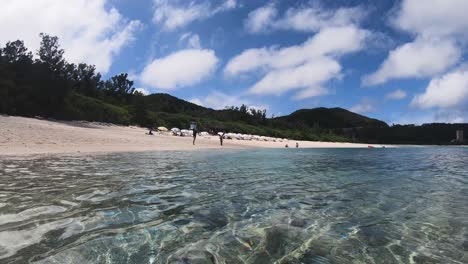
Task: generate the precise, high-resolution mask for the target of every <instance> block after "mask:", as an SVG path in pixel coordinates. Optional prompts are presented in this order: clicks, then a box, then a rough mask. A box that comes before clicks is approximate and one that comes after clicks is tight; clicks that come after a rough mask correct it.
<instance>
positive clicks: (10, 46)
mask: <svg viewBox="0 0 468 264" xmlns="http://www.w3.org/2000/svg"><path fill="white" fill-rule="evenodd" d="M1 53H2V60H4V61H6V62H9V63H14V62H19V61H25V62H31V61H32V57H33V55H32V53H31V52H30V51H28V49H27V48H26V47H25V46H24V42H23V41H22V40H16V41H13V42H7V43H6V45H5V48H3V49H2V52H1Z"/></svg>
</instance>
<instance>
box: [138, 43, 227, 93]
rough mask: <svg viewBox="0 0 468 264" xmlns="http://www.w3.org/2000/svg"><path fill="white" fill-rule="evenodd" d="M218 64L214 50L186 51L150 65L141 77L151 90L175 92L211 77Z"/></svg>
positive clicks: (154, 61)
mask: <svg viewBox="0 0 468 264" xmlns="http://www.w3.org/2000/svg"><path fill="white" fill-rule="evenodd" d="M217 64H218V58H217V57H216V54H215V52H214V51H213V50H208V49H185V50H180V51H177V52H174V53H172V54H170V55H168V56H166V57H163V58H158V59H155V60H153V61H152V62H151V63H149V64H148V65H147V66H146V67H145V68H144V70H143V72H142V73H141V76H140V80H141V82H142V83H143V84H144V85H146V86H148V87H151V88H160V89H165V90H173V89H176V88H180V87H185V86H191V85H194V84H197V83H199V82H201V81H203V80H204V79H206V78H207V77H209V76H210V75H211V74H212V73H213V72H214V70H215V69H216V66H217Z"/></svg>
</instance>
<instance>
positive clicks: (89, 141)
mask: <svg viewBox="0 0 468 264" xmlns="http://www.w3.org/2000/svg"><path fill="white" fill-rule="evenodd" d="M147 132H148V130H146V129H143V128H140V127H133V126H130V127H128V126H117V125H111V124H99V123H90V122H83V121H73V122H64V121H47V120H40V119H34V118H24V117H16V116H1V115H0V155H13V156H17V155H34V154H59V153H70V154H71V153H75V154H76V153H97V152H137V151H158V150H200V149H222V148H224V149H241V148H284V146H285V144H289V147H295V144H296V142H299V146H300V147H301V148H367V147H368V144H352V143H333V142H313V141H296V140H289V142H288V143H285V142H264V141H244V140H235V139H234V140H228V139H225V140H224V146H222V147H221V146H220V144H219V137H218V136H208V137H202V136H198V137H197V140H196V145H195V146H194V145H192V138H191V137H175V136H171V135H160V134H155V135H154V136H149V135H146V134H145V133H147ZM375 147H380V146H375Z"/></svg>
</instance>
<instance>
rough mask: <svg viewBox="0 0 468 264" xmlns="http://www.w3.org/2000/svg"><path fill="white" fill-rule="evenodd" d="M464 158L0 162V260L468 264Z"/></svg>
mask: <svg viewBox="0 0 468 264" xmlns="http://www.w3.org/2000/svg"><path fill="white" fill-rule="evenodd" d="M467 151H468V150H467V149H463V148H421V149H419V148H418V149H382V150H380V149H379V150H368V149H362V150H339V149H335V150H326V149H323V150H306V149H303V150H302V149H299V150H295V151H290V150H287V151H286V150H246V151H226V152H196V153H195V154H194V153H184V152H164V153H131V154H112V155H107V156H95V157H93V156H86V157H79V156H77V157H49V158H39V159H28V160H14V159H9V160H5V161H4V160H2V161H0V177H1V178H2V181H1V183H0V262H2V263H3V262H5V263H24V262H28V261H30V262H34V263H273V262H276V263H283V264H286V263H323V264H325V263H350V262H352V263H449V264H450V263H468V253H467V252H468V242H467V241H468V220H467V219H468V204H467V202H466V201H468V192H467V191H466V190H468V174H467V171H466V168H467V165H468V160H466V159H464V158H463V157H466V156H467V154H468V152H467Z"/></svg>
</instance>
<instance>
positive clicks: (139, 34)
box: [0, 0, 468, 123]
mask: <svg viewBox="0 0 468 264" xmlns="http://www.w3.org/2000/svg"><path fill="white" fill-rule="evenodd" d="M2 10H3V11H0V23H2V24H4V25H5V24H7V25H11V27H8V28H7V27H2V28H1V29H0V45H2V44H3V43H4V42H6V41H8V40H14V39H23V40H24V41H25V43H26V45H27V46H28V47H29V48H30V49H32V50H36V49H37V46H38V43H39V39H38V36H37V35H38V33H39V32H46V33H49V34H53V35H57V36H59V38H60V39H61V43H62V46H63V48H64V49H65V50H66V53H65V56H66V57H67V59H68V60H69V61H72V62H78V61H84V62H87V63H90V64H95V65H96V67H97V69H98V70H99V71H101V72H102V73H103V75H104V77H105V78H107V77H109V76H112V75H114V74H118V73H121V72H128V73H130V75H131V77H132V79H133V80H134V81H135V86H136V87H138V88H140V89H141V90H142V91H145V92H148V93H153V92H165V93H169V94H172V95H175V96H177V97H180V98H183V99H185V100H189V101H192V102H195V103H198V104H201V105H204V106H207V107H212V108H218V109H219V108H224V107H225V106H228V105H240V104H242V103H245V104H247V105H249V106H252V107H257V108H266V109H267V110H268V113H269V115H271V114H274V115H276V116H277V115H285V114H289V113H291V112H293V111H294V110H297V109H299V108H314V107H319V106H325V107H336V106H338V107H343V108H346V109H350V110H352V111H355V112H359V113H362V114H364V115H368V116H371V117H375V118H379V119H382V120H384V121H386V122H388V123H426V122H468V117H467V116H468V115H467V113H468V68H467V67H466V61H467V54H466V52H465V50H466V47H467V40H468V38H467V37H468V16H466V15H465V14H464V10H468V1H465V0H427V1H418V0H403V1H371V0H361V1H358V0H348V1H345V0H337V1H325V0H322V1H313V0H303V1H286V0H283V1H280V0H277V1H260V0H216V1H215V0H213V1H208V0H139V1H132V0H95V1H86V0H70V1H60V0H35V1H33V0H29V1H28V0H14V1H13V0H7V1H6V4H5V5H4V8H2ZM24 17H28V19H24Z"/></svg>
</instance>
